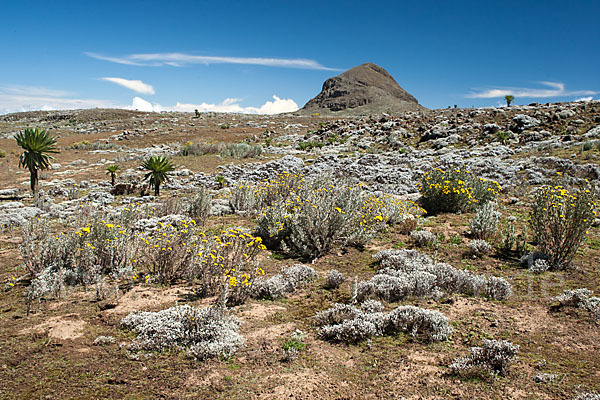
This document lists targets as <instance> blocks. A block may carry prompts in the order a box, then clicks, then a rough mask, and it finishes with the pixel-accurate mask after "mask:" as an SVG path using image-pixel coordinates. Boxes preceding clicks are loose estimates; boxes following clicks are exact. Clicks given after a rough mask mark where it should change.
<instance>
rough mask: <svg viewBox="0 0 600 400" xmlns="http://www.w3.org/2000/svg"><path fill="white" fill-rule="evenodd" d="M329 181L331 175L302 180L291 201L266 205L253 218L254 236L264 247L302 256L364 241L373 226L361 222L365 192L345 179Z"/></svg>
mask: <svg viewBox="0 0 600 400" xmlns="http://www.w3.org/2000/svg"><path fill="white" fill-rule="evenodd" d="M331 182H332V179H331V177H329V178H320V179H316V180H314V181H311V182H305V183H304V184H303V186H302V187H301V188H300V189H298V190H297V192H296V195H297V196H296V197H294V200H293V201H290V200H289V199H288V200H286V201H279V202H277V203H275V204H273V205H272V206H270V207H267V208H266V209H265V210H264V211H263V212H262V214H261V215H260V216H259V217H258V220H257V225H258V226H257V234H258V236H261V237H262V238H263V240H264V243H265V244H266V245H267V246H268V247H272V248H279V249H281V250H282V251H284V252H285V253H287V254H289V255H291V256H297V257H303V258H306V259H315V258H318V257H321V256H323V255H325V254H327V253H328V252H329V250H331V248H332V247H333V246H334V245H336V244H337V245H341V246H345V245H349V244H356V245H361V244H365V243H367V242H368V241H369V240H370V239H371V238H372V237H373V236H374V235H375V230H373V229H371V228H370V226H369V225H366V224H364V223H362V221H363V217H362V216H363V215H364V214H363V210H362V206H363V204H364V202H365V195H364V194H363V193H362V191H361V190H360V189H359V188H358V187H353V186H351V185H350V184H349V183H347V182H337V184H336V185H335V186H333V185H331ZM331 186H333V187H331ZM383 225H385V223H384V224H383Z"/></svg>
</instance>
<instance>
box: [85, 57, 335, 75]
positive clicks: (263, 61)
mask: <svg viewBox="0 0 600 400" xmlns="http://www.w3.org/2000/svg"><path fill="white" fill-rule="evenodd" d="M84 54H85V55H87V56H89V57H92V58H96V59H98V60H104V61H110V62H114V63H118V64H126V65H137V66H151V67H159V66H163V65H170V66H173V67H180V66H182V65H186V64H204V65H210V64H244V65H263V66H267V67H284V68H301V69H316V70H326V71H337V69H335V68H328V67H325V66H323V65H321V64H319V63H318V62H317V61H314V60H308V59H304V58H291V59H289V58H264V57H220V56H196V55H191V54H185V53H148V54H130V55H126V56H122V57H110V56H104V55H102V54H97V53H91V52H86V53H84Z"/></svg>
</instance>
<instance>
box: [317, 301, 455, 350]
mask: <svg viewBox="0 0 600 400" xmlns="http://www.w3.org/2000/svg"><path fill="white" fill-rule="evenodd" d="M381 310H382V306H381V303H379V305H378V306H376V305H375V304H367V305H365V306H364V307H363V308H362V309H360V308H358V307H355V306H350V305H346V304H334V305H333V306H332V307H331V308H329V309H327V310H324V311H321V312H319V313H317V314H316V315H315V320H316V324H317V326H319V336H320V337H321V338H322V339H324V340H328V341H332V342H343V343H355V342H358V341H361V340H363V339H367V338H369V337H371V336H375V335H377V336H383V335H386V334H395V333H399V332H403V333H408V334H410V335H411V336H413V337H422V338H424V339H426V340H428V341H442V340H446V339H447V338H448V337H449V336H450V334H451V333H452V328H451V327H450V326H449V324H448V319H447V318H446V317H445V316H444V315H443V314H442V313H440V312H438V311H430V310H425V309H422V308H419V307H413V306H401V307H398V308H396V309H394V310H392V311H391V312H389V313H383V312H381Z"/></svg>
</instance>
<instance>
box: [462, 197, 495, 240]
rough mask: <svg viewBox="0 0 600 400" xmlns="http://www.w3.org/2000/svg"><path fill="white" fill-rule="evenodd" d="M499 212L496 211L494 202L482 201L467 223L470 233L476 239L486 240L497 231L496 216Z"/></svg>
mask: <svg viewBox="0 0 600 400" xmlns="http://www.w3.org/2000/svg"><path fill="white" fill-rule="evenodd" d="M499 217H500V213H499V212H498V211H496V203H494V202H492V201H488V202H486V203H484V204H483V205H482V206H481V207H480V208H479V209H478V210H477V213H476V214H475V217H473V219H472V220H471V222H470V223H469V227H470V228H471V233H473V236H474V237H475V238H476V239H483V240H488V239H489V238H491V237H493V236H494V235H495V234H496V232H497V231H498V218H499Z"/></svg>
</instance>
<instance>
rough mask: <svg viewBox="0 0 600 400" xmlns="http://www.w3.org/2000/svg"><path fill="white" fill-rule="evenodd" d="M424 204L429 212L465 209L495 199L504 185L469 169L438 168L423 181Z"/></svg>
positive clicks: (420, 184) (421, 187)
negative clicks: (446, 169)
mask: <svg viewBox="0 0 600 400" xmlns="http://www.w3.org/2000/svg"><path fill="white" fill-rule="evenodd" d="M419 191H420V192H421V194H422V195H423V206H424V208H425V210H427V212H428V213H431V214H436V213H439V212H465V211H470V210H472V209H473V208H475V207H476V206H477V205H478V204H483V203H485V202H487V201H494V200H496V197H497V196H498V194H499V193H500V192H501V191H502V188H501V187H500V185H499V184H498V182H496V181H493V180H488V179H484V178H479V177H477V176H475V175H473V174H471V173H470V172H469V171H465V170H461V169H458V168H456V169H454V168H453V169H450V170H448V171H444V170H442V169H440V168H435V169H434V170H432V171H429V172H427V173H425V176H424V177H423V180H422V181H421V182H420V183H419Z"/></svg>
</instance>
